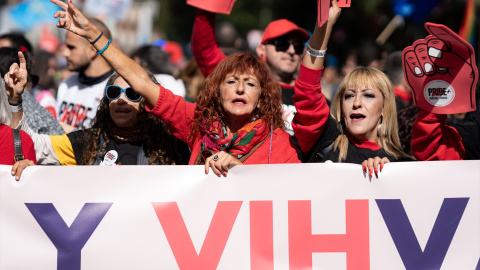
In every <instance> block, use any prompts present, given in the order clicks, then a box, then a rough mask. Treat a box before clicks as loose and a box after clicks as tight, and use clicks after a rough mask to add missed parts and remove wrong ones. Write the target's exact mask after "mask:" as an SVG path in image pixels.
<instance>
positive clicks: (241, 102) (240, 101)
mask: <svg viewBox="0 0 480 270" xmlns="http://www.w3.org/2000/svg"><path fill="white" fill-rule="evenodd" d="M232 103H233V104H235V105H246V104H247V101H246V100H245V99H243V98H236V99H234V100H232Z"/></svg>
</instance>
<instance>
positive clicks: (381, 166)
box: [380, 164, 383, 172]
mask: <svg viewBox="0 0 480 270" xmlns="http://www.w3.org/2000/svg"><path fill="white" fill-rule="evenodd" d="M382 169H383V165H382V164H380V172H381V171H382Z"/></svg>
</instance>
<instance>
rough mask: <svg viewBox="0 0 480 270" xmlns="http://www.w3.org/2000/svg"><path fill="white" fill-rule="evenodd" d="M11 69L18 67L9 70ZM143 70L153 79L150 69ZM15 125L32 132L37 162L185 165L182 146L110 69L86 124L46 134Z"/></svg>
mask: <svg viewBox="0 0 480 270" xmlns="http://www.w3.org/2000/svg"><path fill="white" fill-rule="evenodd" d="M19 56H21V57H20V62H21V63H22V61H24V59H23V55H22V54H21V53H19ZM15 65H16V64H15ZM16 68H18V69H21V67H18V66H16V67H15V66H13V68H11V70H15V69H16ZM25 72H26V71H25ZM146 74H147V76H149V78H150V79H151V80H152V82H153V83H157V82H156V80H155V77H154V76H153V74H151V73H146ZM14 81H15V80H10V81H8V83H13V82H14ZM16 81H17V82H18V80H16ZM15 89H20V90H18V92H16V93H15V95H16V96H17V98H19V99H20V102H21V94H22V93H21V92H23V87H16V88H15ZM22 116H23V112H22V111H21V110H19V112H16V113H14V114H13V118H14V119H16V121H18V120H19V119H22ZM19 127H20V128H21V129H22V130H25V131H26V132H27V133H28V134H29V135H30V136H31V137H32V139H33V141H34V143H35V152H36V155H37V161H38V164H54V165H55V164H57V165H58V164H60V165H77V164H79V165H156V164H158V165H174V164H186V163H187V162H188V157H189V151H188V148H187V147H186V145H185V144H183V143H182V142H180V141H178V140H177V139H176V138H175V137H174V136H173V135H172V134H171V133H170V132H169V131H168V129H167V128H166V126H165V124H164V123H163V122H162V121H160V120H159V119H157V118H155V117H153V116H152V115H150V114H149V113H148V112H147V111H146V109H145V100H144V99H143V98H142V96H141V95H140V94H138V93H137V92H135V91H134V90H133V89H132V88H131V87H130V86H129V85H128V84H127V83H126V82H125V80H123V79H122V77H120V76H119V75H118V74H116V73H115V74H113V75H112V76H111V77H110V79H109V80H108V82H107V86H106V87H105V95H104V97H103V98H102V100H101V101H100V106H99V108H98V111H97V114H96V116H95V118H94V120H93V125H92V128H90V129H85V130H79V131H75V132H71V133H69V134H64V135H53V136H47V135H39V134H36V133H33V132H32V131H31V130H30V128H29V127H28V125H27V124H26V122H25V121H24V120H23V119H22V120H21V121H20V124H19ZM182 145H183V148H182Z"/></svg>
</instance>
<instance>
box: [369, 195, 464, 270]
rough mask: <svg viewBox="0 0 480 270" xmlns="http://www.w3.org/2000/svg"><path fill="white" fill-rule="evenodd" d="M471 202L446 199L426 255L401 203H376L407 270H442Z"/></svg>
mask: <svg viewBox="0 0 480 270" xmlns="http://www.w3.org/2000/svg"><path fill="white" fill-rule="evenodd" d="M468 199H469V198H446V199H444V200H443V204H442V207H441V208H440V212H439V213H438V216H437V220H436V221H435V225H433V229H432V232H431V233H430V236H429V238H428V241H427V245H426V246H425V250H424V251H423V252H422V248H421V247H420V244H419V243H418V240H417V237H416V235H415V232H414V231H413V228H412V225H411V224H410V220H408V216H407V213H406V212H405V209H404V208H403V204H402V202H401V201H400V200H376V202H377V205H378V208H379V209H380V212H381V213H382V216H383V219H384V220H385V223H386V224H387V227H388V231H389V232H390V235H391V236H392V238H393V242H394V243H395V246H396V247H397V250H398V253H399V254H400V257H401V258H402V261H403V264H404V265H405V268H406V269H440V267H441V266H442V263H443V260H444V259H445V255H446V254H447V251H448V248H449V247H450V243H451V242H452V239H453V236H454V235H455V231H456V230H457V227H458V224H459V223H460V220H461V219H462V215H463V212H464V211H465V208H466V207H467V203H468Z"/></svg>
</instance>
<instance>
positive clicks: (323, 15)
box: [317, 0, 352, 27]
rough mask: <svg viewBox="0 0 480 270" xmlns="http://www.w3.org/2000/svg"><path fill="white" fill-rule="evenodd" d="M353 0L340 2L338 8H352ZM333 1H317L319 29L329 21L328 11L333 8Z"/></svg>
mask: <svg viewBox="0 0 480 270" xmlns="http://www.w3.org/2000/svg"><path fill="white" fill-rule="evenodd" d="M351 3H352V0H339V1H338V7H340V8H346V7H350V4H351ZM331 5H332V4H331V0H317V13H318V14H317V18H318V21H317V23H318V27H320V26H322V25H323V24H324V23H326V22H327V20H328V10H329V9H330V6H331Z"/></svg>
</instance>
